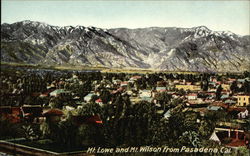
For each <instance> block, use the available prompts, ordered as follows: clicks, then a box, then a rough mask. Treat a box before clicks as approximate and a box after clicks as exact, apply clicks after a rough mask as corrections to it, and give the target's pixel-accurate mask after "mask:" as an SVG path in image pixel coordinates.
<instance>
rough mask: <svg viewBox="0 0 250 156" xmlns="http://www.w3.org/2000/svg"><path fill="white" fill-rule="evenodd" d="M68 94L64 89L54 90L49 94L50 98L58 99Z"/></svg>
mask: <svg viewBox="0 0 250 156" xmlns="http://www.w3.org/2000/svg"><path fill="white" fill-rule="evenodd" d="M69 93H70V92H69V91H66V90H64V89H56V90H54V91H53V92H51V93H50V96H54V97H58V96H59V95H62V96H64V95H66V94H69Z"/></svg>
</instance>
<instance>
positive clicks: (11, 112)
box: [0, 106, 21, 123]
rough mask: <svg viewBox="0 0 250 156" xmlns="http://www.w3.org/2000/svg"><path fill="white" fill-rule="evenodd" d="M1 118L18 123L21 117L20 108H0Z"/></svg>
mask: <svg viewBox="0 0 250 156" xmlns="http://www.w3.org/2000/svg"><path fill="white" fill-rule="evenodd" d="M0 117H2V118H3V119H7V120H9V121H10V122H12V123H18V122H20V117H21V110H20V107H11V106H0Z"/></svg>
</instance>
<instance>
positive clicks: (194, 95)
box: [187, 93, 197, 100]
mask: <svg viewBox="0 0 250 156" xmlns="http://www.w3.org/2000/svg"><path fill="white" fill-rule="evenodd" d="M187 99H188V100H196V99H197V93H191V94H188V95H187Z"/></svg>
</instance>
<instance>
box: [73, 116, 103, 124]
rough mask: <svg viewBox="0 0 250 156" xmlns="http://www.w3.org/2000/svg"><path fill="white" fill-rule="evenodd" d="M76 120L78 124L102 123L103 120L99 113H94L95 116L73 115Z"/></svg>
mask: <svg viewBox="0 0 250 156" xmlns="http://www.w3.org/2000/svg"><path fill="white" fill-rule="evenodd" d="M73 119H74V121H75V122H76V123H77V124H78V125H81V124H84V123H87V124H102V120H101V118H100V116H99V115H94V116H90V117H86V116H74V117H73Z"/></svg>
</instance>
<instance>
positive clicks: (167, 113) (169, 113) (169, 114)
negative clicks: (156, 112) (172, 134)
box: [163, 109, 171, 119]
mask: <svg viewBox="0 0 250 156" xmlns="http://www.w3.org/2000/svg"><path fill="white" fill-rule="evenodd" d="M163 116H164V118H165V119H169V118H170V117H171V110H170V109H169V110H168V111H167V112H166V113H165V114H164V115H163Z"/></svg>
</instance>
